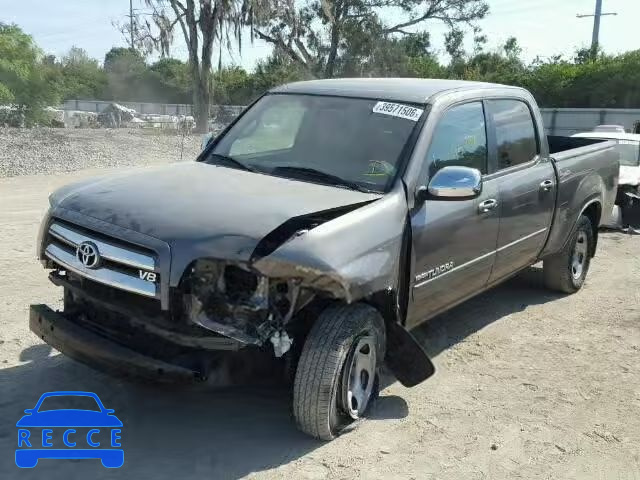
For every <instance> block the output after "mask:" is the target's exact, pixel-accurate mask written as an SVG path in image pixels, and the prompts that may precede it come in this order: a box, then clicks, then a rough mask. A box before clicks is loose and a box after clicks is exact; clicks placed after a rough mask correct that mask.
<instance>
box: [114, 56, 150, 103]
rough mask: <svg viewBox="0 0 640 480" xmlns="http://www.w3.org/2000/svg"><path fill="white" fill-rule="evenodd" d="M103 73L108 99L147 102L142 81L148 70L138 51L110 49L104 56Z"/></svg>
mask: <svg viewBox="0 0 640 480" xmlns="http://www.w3.org/2000/svg"><path fill="white" fill-rule="evenodd" d="M104 71H105V73H106V76H107V82H108V89H107V90H108V93H107V96H108V98H110V99H113V100H116V101H117V100H120V101H126V100H130V101H140V102H141V101H145V100H148V98H149V97H148V95H147V92H145V89H144V87H143V80H142V79H143V77H144V76H145V74H146V73H147V72H148V68H147V65H146V63H145V60H144V58H143V57H142V55H141V54H140V53H138V51H136V50H131V49H129V48H122V47H114V48H112V49H111V50H109V51H108V52H107V53H106V54H105V56H104ZM138 97H145V98H138Z"/></svg>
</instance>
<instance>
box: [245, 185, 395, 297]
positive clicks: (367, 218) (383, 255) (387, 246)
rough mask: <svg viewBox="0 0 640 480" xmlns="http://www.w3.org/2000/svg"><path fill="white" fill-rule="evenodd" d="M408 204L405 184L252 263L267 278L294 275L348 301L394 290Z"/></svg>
mask: <svg viewBox="0 0 640 480" xmlns="http://www.w3.org/2000/svg"><path fill="white" fill-rule="evenodd" d="M406 217H407V203H406V198H405V194H404V190H403V189H402V186H401V185H398V186H397V188H396V189H394V190H393V191H392V192H390V193H388V194H387V195H385V196H384V197H383V198H381V199H380V200H377V201H375V202H373V203H370V204H368V205H365V206H363V207H361V208H359V209H357V210H354V211H351V212H349V213H346V214H344V215H342V216H340V217H338V218H335V219H334V220H331V221H329V222H326V223H323V224H321V225H319V226H317V227H315V228H313V229H311V230H305V231H303V232H299V233H298V232H296V233H294V234H293V235H292V236H291V237H290V238H288V239H287V240H286V241H284V242H283V243H282V245H281V246H280V247H278V248H276V249H275V250H274V251H273V253H271V254H270V255H268V256H265V257H263V258H258V259H256V260H255V261H254V262H253V264H252V266H253V268H255V269H256V270H257V271H259V272H260V273H262V274H263V275H266V276H268V277H280V278H283V277H284V278H287V277H296V278H299V279H300V280H301V282H302V286H303V287H307V288H311V289H314V290H316V291H319V292H325V293H327V294H329V295H330V296H332V297H334V298H339V299H343V300H345V301H346V302H348V303H351V302H354V301H357V300H359V299H361V298H363V297H366V296H367V295H369V294H372V293H375V292H379V291H383V290H389V289H392V288H394V286H395V284H396V282H397V278H396V277H397V265H398V261H399V256H400V250H401V246H402V235H403V230H404V226H405V220H406Z"/></svg>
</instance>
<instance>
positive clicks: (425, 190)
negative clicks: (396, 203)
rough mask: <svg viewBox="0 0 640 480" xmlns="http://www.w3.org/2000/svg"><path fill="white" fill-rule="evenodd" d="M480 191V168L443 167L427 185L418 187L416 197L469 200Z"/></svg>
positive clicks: (421, 199)
mask: <svg viewBox="0 0 640 480" xmlns="http://www.w3.org/2000/svg"><path fill="white" fill-rule="evenodd" d="M481 192H482V174H481V173H480V170H478V169H476V168H469V167H444V168H441V169H440V170H438V171H437V172H436V174H435V175H434V176H433V178H432V179H431V181H430V182H429V186H428V187H420V188H418V191H417V192H416V196H417V199H418V200H419V201H424V200H426V199H427V198H433V199H436V200H437V199H440V200H469V199H471V198H475V197H477V196H478V195H480V193H481Z"/></svg>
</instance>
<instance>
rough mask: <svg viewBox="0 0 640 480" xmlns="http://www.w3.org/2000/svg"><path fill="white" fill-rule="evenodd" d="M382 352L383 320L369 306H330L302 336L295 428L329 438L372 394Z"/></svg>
mask: <svg viewBox="0 0 640 480" xmlns="http://www.w3.org/2000/svg"><path fill="white" fill-rule="evenodd" d="M384 352H385V326H384V320H383V319H382V317H381V316H380V314H379V313H378V311H377V310H376V309H375V308H373V307H372V306H370V305H366V304H353V305H339V306H334V307H329V308H328V309H326V310H325V311H323V312H322V313H321V314H320V315H319V317H318V319H317V320H316V322H315V324H314V325H313V328H312V329H311V331H310V332H309V335H308V336H307V339H306V341H305V344H304V347H303V350H302V355H301V356H300V360H299V362H298V368H297V370H296V375H295V381H294V385H293V414H294V417H295V419H296V423H297V425H298V428H299V429H300V430H302V431H303V432H305V433H306V434H308V435H311V436H312V437H315V438H318V439H320V440H332V439H334V438H335V437H336V436H337V435H338V434H339V433H340V432H341V431H342V430H343V429H344V428H345V427H346V426H347V425H349V424H350V423H352V422H353V421H354V420H355V419H357V418H359V417H361V416H362V415H363V414H364V413H365V412H366V410H367V407H368V406H369V405H370V403H371V402H370V400H371V399H372V398H374V397H375V395H377V388H378V385H377V383H378V378H377V376H378V369H379V367H380V365H381V364H382V361H383V359H384Z"/></svg>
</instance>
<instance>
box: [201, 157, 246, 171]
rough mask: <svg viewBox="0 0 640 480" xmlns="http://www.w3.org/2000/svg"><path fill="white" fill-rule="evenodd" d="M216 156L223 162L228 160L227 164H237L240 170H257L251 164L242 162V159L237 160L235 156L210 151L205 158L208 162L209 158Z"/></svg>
mask: <svg viewBox="0 0 640 480" xmlns="http://www.w3.org/2000/svg"><path fill="white" fill-rule="evenodd" d="M212 158H215V159H217V160H220V161H222V162H227V164H231V165H233V166H235V167H236V168H239V169H240V170H246V171H248V172H255V171H256V170H255V168H252V167H250V166H249V165H245V164H244V163H242V162H241V161H240V160H236V159H235V158H232V157H230V156H228V155H222V154H220V153H210V154H209V156H208V157H207V159H206V160H205V162H207V163H208V160H209V159H212Z"/></svg>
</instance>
